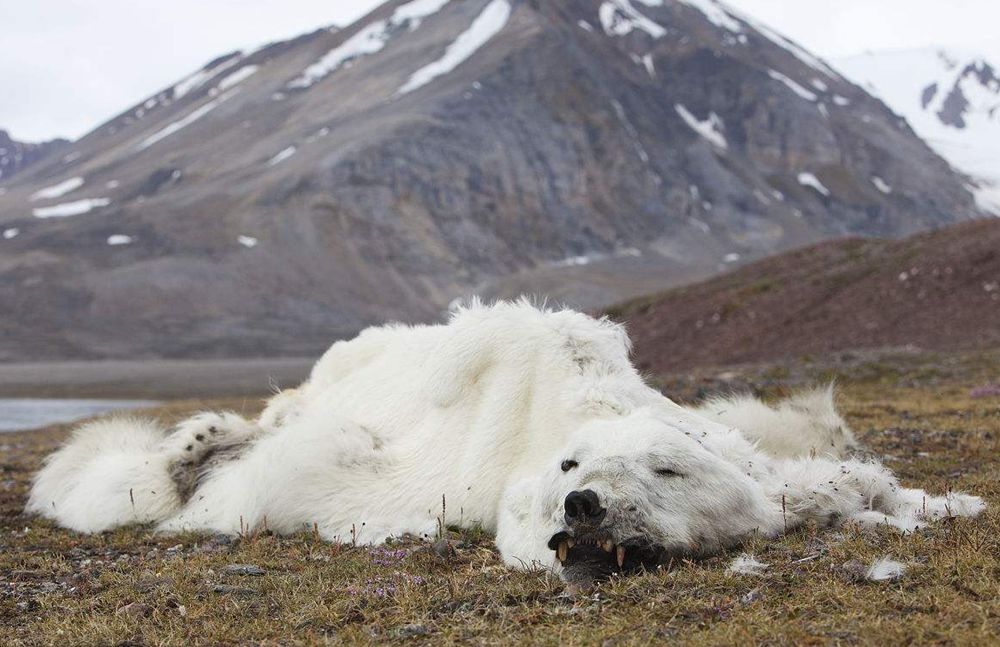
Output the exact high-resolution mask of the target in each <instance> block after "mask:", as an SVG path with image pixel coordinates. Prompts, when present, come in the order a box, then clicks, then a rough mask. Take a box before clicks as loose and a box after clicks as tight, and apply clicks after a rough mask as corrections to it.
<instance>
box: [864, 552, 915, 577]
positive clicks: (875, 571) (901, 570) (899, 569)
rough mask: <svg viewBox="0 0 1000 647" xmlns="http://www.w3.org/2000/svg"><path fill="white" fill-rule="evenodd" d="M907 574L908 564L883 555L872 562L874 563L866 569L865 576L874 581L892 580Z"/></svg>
mask: <svg viewBox="0 0 1000 647" xmlns="http://www.w3.org/2000/svg"><path fill="white" fill-rule="evenodd" d="M905 574H906V564H901V563H899V562H897V561H895V560H892V559H889V558H888V557H883V558H882V559H877V560H875V561H874V562H872V565H871V566H869V567H868V570H867V571H865V578H866V579H868V580H870V581H872V582H891V581H893V580H898V579H902V577H903V575H905Z"/></svg>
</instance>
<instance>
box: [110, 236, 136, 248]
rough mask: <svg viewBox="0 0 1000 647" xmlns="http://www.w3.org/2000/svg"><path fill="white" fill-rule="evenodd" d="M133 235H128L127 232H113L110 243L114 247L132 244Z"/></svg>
mask: <svg viewBox="0 0 1000 647" xmlns="http://www.w3.org/2000/svg"><path fill="white" fill-rule="evenodd" d="M131 244H132V237H131V236H126V235H125V234H112V235H111V236H108V245H111V246H112V247H118V246H120V245H131Z"/></svg>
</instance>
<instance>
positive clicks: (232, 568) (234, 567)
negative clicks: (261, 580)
mask: <svg viewBox="0 0 1000 647" xmlns="http://www.w3.org/2000/svg"><path fill="white" fill-rule="evenodd" d="M222 572H223V573H224V574H225V575H253V576H255V577H259V576H261V575H264V574H265V573H266V572H267V571H265V570H264V569H263V568H261V567H260V566H254V565H253V564H230V565H229V566H226V567H224V568H223V569H222Z"/></svg>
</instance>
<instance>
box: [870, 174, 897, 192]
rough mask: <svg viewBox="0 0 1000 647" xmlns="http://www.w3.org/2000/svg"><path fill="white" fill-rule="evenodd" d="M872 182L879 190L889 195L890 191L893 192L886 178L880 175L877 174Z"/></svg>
mask: <svg viewBox="0 0 1000 647" xmlns="http://www.w3.org/2000/svg"><path fill="white" fill-rule="evenodd" d="M872 184H874V185H875V188H876V189H878V190H879V191H881V192H882V193H884V194H886V195H889V194H890V193H892V187H891V186H889V184H888V183H887V182H886V181H885V180H883V179H882V178H880V177H878V176H877V175H876V176H875V177H873V178H872Z"/></svg>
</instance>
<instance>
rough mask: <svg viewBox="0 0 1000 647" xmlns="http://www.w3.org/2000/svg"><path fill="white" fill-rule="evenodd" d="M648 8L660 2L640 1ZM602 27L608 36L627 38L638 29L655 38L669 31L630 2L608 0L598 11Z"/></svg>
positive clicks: (625, 0) (626, 0)
mask: <svg viewBox="0 0 1000 647" xmlns="http://www.w3.org/2000/svg"><path fill="white" fill-rule="evenodd" d="M640 1H641V2H643V4H646V5H647V6H657V5H658V4H661V3H658V2H655V1H654V2H647V1H646V0H640ZM597 17H598V18H599V19H600V21H601V27H603V28H604V33H605V34H607V35H608V36H627V35H628V34H631V33H632V32H633V31H635V30H636V29H638V30H640V31H644V32H646V33H647V34H649V35H650V36H652V37H653V38H660V37H662V36H664V35H666V33H667V30H666V29H664V28H663V27H662V26H661V25H660V24H658V23H656V22H653V21H652V20H650V19H649V18H647V17H646V16H644V15H643V14H642V13H640V12H639V10H638V9H636V8H635V7H634V6H633V5H632V3H631V2H630V1H629V0H608V1H607V2H603V3H601V6H600V7H599V8H598V10H597Z"/></svg>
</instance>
